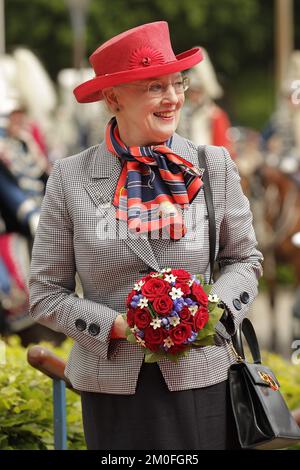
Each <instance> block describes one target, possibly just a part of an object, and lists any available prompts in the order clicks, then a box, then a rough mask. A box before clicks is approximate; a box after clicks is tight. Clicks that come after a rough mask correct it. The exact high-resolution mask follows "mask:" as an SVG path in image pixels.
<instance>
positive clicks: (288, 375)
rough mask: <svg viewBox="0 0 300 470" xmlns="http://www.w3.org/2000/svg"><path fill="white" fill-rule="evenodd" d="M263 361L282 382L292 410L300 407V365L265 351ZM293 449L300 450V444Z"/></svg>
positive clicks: (283, 391)
mask: <svg viewBox="0 0 300 470" xmlns="http://www.w3.org/2000/svg"><path fill="white" fill-rule="evenodd" d="M262 362H263V363H264V364H266V365H267V366H268V367H270V369H271V370H272V371H273V372H274V374H275V376H276V378H277V379H278V381H279V384H280V391H281V393H282V395H283V396H284V398H285V400H286V403H287V405H288V407H289V409H290V410H294V409H296V408H300V366H299V364H298V365H294V364H292V363H291V362H288V361H287V360H285V359H283V358H282V357H281V356H278V355H277V354H272V353H269V352H263V354H262ZM291 449H297V450H300V444H297V445H295V446H292V447H291Z"/></svg>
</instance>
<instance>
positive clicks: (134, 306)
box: [130, 300, 138, 308]
mask: <svg viewBox="0 0 300 470" xmlns="http://www.w3.org/2000/svg"><path fill="white" fill-rule="evenodd" d="M137 304H138V302H135V301H134V300H132V301H131V302H130V305H131V307H133V308H136V307H137Z"/></svg>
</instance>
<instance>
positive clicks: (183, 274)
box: [172, 269, 191, 283]
mask: <svg viewBox="0 0 300 470" xmlns="http://www.w3.org/2000/svg"><path fill="white" fill-rule="evenodd" d="M172 274H173V276H176V282H183V283H184V282H187V281H189V280H190V279H191V275H190V273H188V272H187V271H185V270H184V269H172Z"/></svg>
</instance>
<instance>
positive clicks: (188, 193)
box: [106, 118, 204, 240]
mask: <svg viewBox="0 0 300 470" xmlns="http://www.w3.org/2000/svg"><path fill="white" fill-rule="evenodd" d="M106 145H107V148H108V150H109V151H110V152H111V153H113V154H114V155H116V156H117V157H119V158H120V160H121V163H122V170H121V174H120V177H119V180H118V184H117V188H116V191H115V195H114V199H113V205H114V206H115V207H116V217H117V219H119V220H125V221H127V224H128V228H129V230H130V231H131V232H139V233H149V232H157V231H158V232H159V233H161V230H162V229H164V228H165V229H167V231H168V232H167V233H168V236H170V238H171V239H174V240H178V239H180V238H182V237H183V236H184V235H185V234H186V231H187V229H186V227H185V225H184V222H183V219H182V214H181V208H187V207H188V206H189V204H191V202H192V201H193V200H194V198H195V197H196V195H197V194H198V192H199V190H200V188H201V186H202V185H203V182H202V179H201V178H202V174H203V171H204V170H202V169H198V168H197V167H194V166H193V165H192V164H191V163H190V162H188V161H187V160H185V159H184V158H182V157H180V156H179V155H176V154H175V153H174V152H173V151H172V150H171V148H170V147H171V145H172V137H171V138H170V139H169V140H168V141H167V142H165V143H164V144H161V145H160V144H159V145H153V146H147V147H127V146H126V145H125V144H124V143H123V142H122V141H121V139H120V135H119V131H118V126H117V121H116V118H112V119H111V121H110V122H109V123H108V125H107V128H106ZM175 205H176V206H177V207H176V206H175Z"/></svg>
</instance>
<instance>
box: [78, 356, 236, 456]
mask: <svg viewBox="0 0 300 470" xmlns="http://www.w3.org/2000/svg"><path fill="white" fill-rule="evenodd" d="M81 397H82V416H83V427H84V433H85V439H86V444H87V448H88V449H90V450H119V449H120V450H204V449H237V448H239V444H238V439H237V433H236V427H235V422H234V418H233V413H232V408H231V404H230V399H229V393H228V384H227V381H225V382H221V383H218V384H216V385H212V386H210V387H204V388H196V389H190V390H183V391H178V392H170V391H169V390H168V387H167V385H166V383H165V381H164V378H163V376H162V374H161V372H160V369H159V367H158V365H157V364H145V363H144V364H143V366H142V368H141V371H140V374H139V378H138V384H137V390H136V393H135V394H134V395H114V394H104V393H93V392H82V394H81Z"/></svg>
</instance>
